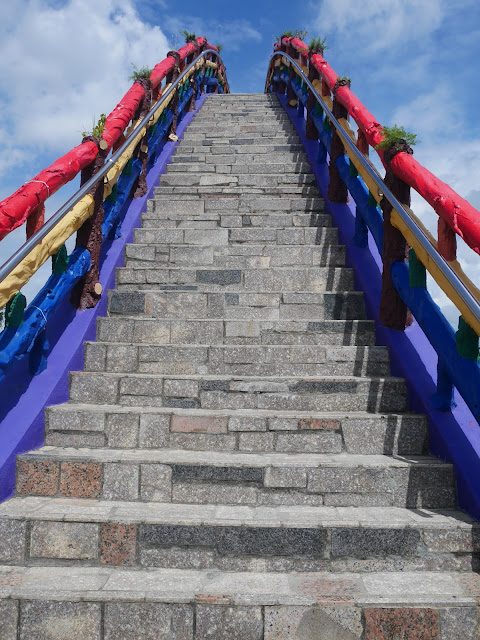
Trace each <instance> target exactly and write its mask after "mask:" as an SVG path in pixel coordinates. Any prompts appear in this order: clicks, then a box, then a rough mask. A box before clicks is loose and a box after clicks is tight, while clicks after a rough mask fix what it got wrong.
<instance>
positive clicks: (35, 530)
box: [30, 522, 99, 560]
mask: <svg viewBox="0 0 480 640" xmlns="http://www.w3.org/2000/svg"><path fill="white" fill-rule="evenodd" d="M98 549H99V531H98V525H97V524H90V523H85V522H34V523H33V524H32V529H31V533H30V557H32V558H59V559H68V560H93V559H95V558H98Z"/></svg>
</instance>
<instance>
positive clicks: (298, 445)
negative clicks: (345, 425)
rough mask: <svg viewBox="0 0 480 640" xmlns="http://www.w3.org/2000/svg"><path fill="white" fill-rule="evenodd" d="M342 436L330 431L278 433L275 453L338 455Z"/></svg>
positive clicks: (340, 449)
mask: <svg viewBox="0 0 480 640" xmlns="http://www.w3.org/2000/svg"><path fill="white" fill-rule="evenodd" d="M342 448H343V446H342V436H341V434H340V433H334V432H332V431H330V432H328V431H316V432H313V433H311V432H310V433H279V434H278V436H277V442H276V444H275V451H282V452H285V453H304V452H305V453H340V452H341V451H342Z"/></svg>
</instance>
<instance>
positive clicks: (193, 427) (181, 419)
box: [171, 415, 232, 433]
mask: <svg viewBox="0 0 480 640" xmlns="http://www.w3.org/2000/svg"><path fill="white" fill-rule="evenodd" d="M228 422H229V420H228V418H226V417H219V416H187V415H173V416H172V421H171V430H172V432H179V433H227V423H228ZM231 422H232V418H231V419H230V426H229V428H230V430H231V429H232V427H231Z"/></svg>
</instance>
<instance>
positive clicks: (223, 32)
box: [164, 16, 266, 73]
mask: <svg viewBox="0 0 480 640" xmlns="http://www.w3.org/2000/svg"><path fill="white" fill-rule="evenodd" d="M164 25H165V28H166V30H167V33H169V32H172V34H173V36H172V37H173V38H175V37H177V36H178V40H177V44H178V46H182V44H183V42H184V41H183V36H181V35H178V34H179V31H180V30H181V29H186V30H187V31H190V32H193V33H195V34H196V35H197V36H206V37H207V38H208V41H209V42H210V43H211V44H217V43H220V44H222V45H224V46H225V48H226V46H227V45H228V52H231V51H240V50H241V49H242V47H243V46H244V44H245V41H248V40H251V41H254V42H260V41H261V40H262V34H261V33H260V32H259V31H258V30H257V29H255V28H254V27H253V26H252V25H251V24H250V22H249V21H248V20H243V19H236V20H224V21H220V20H215V19H211V18H209V19H208V20H205V19H203V18H200V17H196V16H182V17H181V18H176V17H172V16H167V17H165V20H164ZM265 73H266V71H265Z"/></svg>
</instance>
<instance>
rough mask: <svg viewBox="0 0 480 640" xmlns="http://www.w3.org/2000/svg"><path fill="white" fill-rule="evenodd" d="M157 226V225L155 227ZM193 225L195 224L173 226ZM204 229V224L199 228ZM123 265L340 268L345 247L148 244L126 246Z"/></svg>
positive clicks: (342, 264) (335, 245)
mask: <svg viewBox="0 0 480 640" xmlns="http://www.w3.org/2000/svg"><path fill="white" fill-rule="evenodd" d="M159 228H161V227H159ZM166 228H168V227H166ZM177 228H190V229H191V228H195V227H189V226H185V227H177ZM200 229H201V230H204V227H201V228H200ZM125 253H126V257H125V267H126V268H136V267H142V268H147V269H152V268H154V269H157V268H161V267H165V266H167V265H168V266H171V267H174V266H183V267H184V268H188V267H189V268H190V269H194V268H195V267H198V268H199V267H205V268H215V269H229V270H238V269H271V268H273V267H286V266H290V267H291V266H296V267H300V266H301V265H304V266H305V267H343V266H344V265H345V247H344V246H343V245H337V244H328V243H323V244H322V245H319V246H308V245H307V246H305V245H302V246H300V247H295V246H294V245H289V246H288V249H287V247H286V246H285V245H273V244H266V245H262V244H259V245H253V244H248V245H245V244H238V245H225V246H220V245H217V246H210V247H209V246H198V245H195V246H193V247H192V246H188V245H174V244H168V245H161V244H159V245H151V244H140V243H136V244H131V245H127V246H126V251H125Z"/></svg>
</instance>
